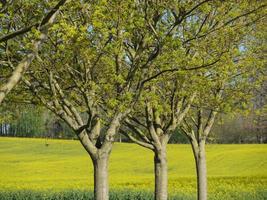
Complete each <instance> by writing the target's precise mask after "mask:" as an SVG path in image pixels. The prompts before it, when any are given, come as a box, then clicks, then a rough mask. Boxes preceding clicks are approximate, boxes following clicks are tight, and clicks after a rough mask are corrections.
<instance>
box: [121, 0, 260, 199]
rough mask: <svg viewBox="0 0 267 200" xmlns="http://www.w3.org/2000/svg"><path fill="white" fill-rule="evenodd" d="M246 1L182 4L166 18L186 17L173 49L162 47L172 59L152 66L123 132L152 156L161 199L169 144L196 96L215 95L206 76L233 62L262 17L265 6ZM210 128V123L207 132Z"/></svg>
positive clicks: (156, 191) (174, 41)
mask: <svg viewBox="0 0 267 200" xmlns="http://www.w3.org/2000/svg"><path fill="white" fill-rule="evenodd" d="M248 3H249V2H248V1H242V3H241V4H240V5H233V2H231V1H229V2H219V1H215V2H210V1H200V2H198V1H197V2H195V3H194V4H193V6H192V2H190V3H189V2H184V3H181V4H179V5H178V8H177V7H175V6H174V7H173V9H171V12H170V13H171V14H170V16H166V20H168V17H170V18H171V17H172V16H173V17H174V18H175V16H180V17H181V19H182V20H181V21H179V23H178V24H177V29H175V31H177V32H175V34H173V38H174V40H172V41H171V43H172V45H166V47H167V48H166V49H164V51H165V52H168V56H167V57H165V58H161V60H160V59H159V60H158V62H156V63H154V64H155V65H157V68H156V72H153V71H151V73H152V74H154V75H153V76H152V77H153V78H155V79H156V78H157V80H156V81H155V80H154V81H151V82H150V83H149V84H147V87H146V88H145V91H146V92H144V93H143V94H142V95H141V96H142V98H141V99H142V100H141V103H140V104H139V107H136V110H137V111H136V112H135V113H133V114H132V115H131V116H129V117H128V119H127V120H126V121H125V123H124V125H125V126H124V127H123V128H122V129H121V132H122V133H123V134H124V135H126V136H127V137H128V138H129V139H131V140H132V141H133V142H135V143H137V144H139V145H140V146H143V147H145V148H148V149H150V150H152V151H153V152H154V171H155V199H157V200H159V199H160V200H165V199H167V184H168V181H167V159H166V154H167V152H166V146H167V143H168V141H169V139H170V137H171V135H172V134H173V133H174V132H175V130H176V129H177V128H178V127H179V126H180V125H181V122H182V121H183V119H184V118H185V116H186V115H187V113H188V112H189V110H190V107H192V103H193V102H194V101H195V98H196V96H197V97H198V99H201V98H202V96H201V95H200V94H202V92H203V93H205V95H211V96H212V94H213V93H211V92H212V91H211V90H207V87H206V79H203V78H204V77H206V76H207V77H210V76H212V74H213V72H212V69H213V68H217V67H218V68H219V69H220V70H221V67H220V65H222V64H223V63H224V62H232V60H233V59H234V58H235V53H234V51H237V50H238V48H239V46H238V45H240V44H241V43H242V42H243V39H244V37H245V36H246V31H248V30H250V28H251V26H253V25H254V24H253V23H254V21H257V20H258V18H259V19H261V18H262V13H260V12H262V10H263V8H264V7H265V5H263V4H261V3H258V4H255V6H254V7H250V8H249V9H248V7H247V5H248ZM172 6H173V5H172ZM166 10H167V8H166ZM176 11H177V12H176ZM182 11H183V12H182ZM188 13H189V14H188ZM232 53H233V54H232ZM202 70H204V72H202ZM228 70H230V69H228ZM231 70H232V69H231ZM233 73H234V72H233ZM202 90H203V91H202ZM216 98H219V97H216ZM210 115H211V117H210V118H211V119H210V122H209V123H208V124H211V123H212V121H213V120H214V119H213V118H214V116H215V112H212V113H211V114H210ZM213 115H214V116H213ZM210 128H211V125H208V126H207V130H206V132H209V130H210ZM201 166H203V165H201ZM204 187H205V186H204ZM204 193H205V192H204Z"/></svg>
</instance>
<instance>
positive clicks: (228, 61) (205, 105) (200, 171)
mask: <svg viewBox="0 0 267 200" xmlns="http://www.w3.org/2000/svg"><path fill="white" fill-rule="evenodd" d="M262 20H263V19H262ZM262 20H259V21H257V23H255V24H254V25H253V26H252V27H251V29H248V30H247V32H246V34H245V37H242V38H241V40H240V41H235V45H233V46H232V47H229V52H228V53H227V54H225V55H224V57H223V58H222V62H220V63H217V67H214V68H213V69H207V70H206V69H202V70H201V71H200V73H202V77H203V79H202V81H200V83H201V82H202V84H200V85H199V90H198V93H197V97H196V98H195V100H196V101H195V102H194V107H193V109H192V110H191V112H190V113H189V115H188V116H187V117H185V118H184V120H183V123H182V126H181V129H182V131H183V132H184V133H185V135H186V136H187V137H188V138H189V140H190V143H191V146H192V150H193V154H194V158H195V163H196V172H197V187H198V199H199V200H206V199H207V166H206V152H205V146H206V141H207V138H208V136H209V134H210V132H211V128H212V126H213V124H214V122H215V120H216V116H217V115H218V113H248V112H250V111H251V105H252V103H251V102H252V99H253V95H254V94H255V89H257V88H259V87H260V85H261V84H262V81H263V80H264V76H265V75H264V73H263V72H264V71H265V66H266V62H265V60H264V59H259V57H258V55H262V53H263V52H262V51H258V50H259V48H255V42H258V40H259V38H257V34H256V32H258V31H260V32H261V31H263V30H264V29H262V23H263V21H262ZM261 39H262V38H261ZM261 39H260V40H261ZM244 41H245V44H243V43H242V42H244ZM241 44H242V45H241ZM240 45H241V46H240ZM263 45H264V44H263Z"/></svg>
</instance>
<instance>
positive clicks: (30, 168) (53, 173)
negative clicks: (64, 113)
mask: <svg viewBox="0 0 267 200" xmlns="http://www.w3.org/2000/svg"><path fill="white" fill-rule="evenodd" d="M45 143H46V140H45V139H24V138H20V139H19V138H0V194H2V197H3V196H4V195H7V194H8V193H16V192H18V191H24V192H26V191H31V192H32V193H34V194H36V195H37V194H39V193H42V192H43V193H46V194H48V193H62V192H63V193H64V192H66V191H85V190H92V186H93V174H92V173H93V168H92V164H91V160H90V158H89V156H88V155H87V154H86V152H85V151H84V150H83V148H82V146H81V145H80V143H79V142H78V141H76V140H48V143H49V146H46V145H45ZM207 160H208V175H209V176H208V179H209V184H208V187H209V196H210V197H211V199H222V200H223V199H225V200H228V199H240V200H243V199H249V200H250V199H255V200H256V199H257V200H260V199H262V200H264V199H267V145H208V146H207ZM168 162H169V193H170V195H171V196H174V195H181V199H186V198H187V197H188V199H194V197H195V193H196V186H195V169H194V160H193V155H192V152H191V149H190V146H189V145H169V146H168ZM109 173H110V178H109V180H110V188H111V191H115V192H116V191H117V192H118V191H119V192H123V191H131V192H133V193H134V192H135V193H138V191H143V192H146V193H148V194H151V192H152V191H153V184H154V182H153V154H152V152H150V151H149V150H147V149H144V148H142V147H139V146H137V145H135V144H119V143H116V144H114V148H113V152H112V154H111V158H110V167H109ZM3 194H4V195H3ZM68 195H69V194H68ZM37 196H38V195H37ZM182 196H183V197H182ZM5 197H6V198H7V196H5ZM38 198H39V197H38ZM38 198H37V199H38ZM0 199H1V195H0ZM7 199H8V198H7ZM52 199H53V198H52ZM115 199H116V198H115ZM123 199H126V198H123ZM129 199H130V198H129ZM140 199H142V198H140ZM174 199H178V198H176V197H175V198H174Z"/></svg>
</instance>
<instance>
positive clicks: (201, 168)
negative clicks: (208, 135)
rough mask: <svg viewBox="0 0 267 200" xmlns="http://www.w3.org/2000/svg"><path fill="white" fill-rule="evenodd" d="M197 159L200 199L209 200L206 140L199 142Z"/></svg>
mask: <svg viewBox="0 0 267 200" xmlns="http://www.w3.org/2000/svg"><path fill="white" fill-rule="evenodd" d="M197 156H198V157H197V161H196V165H197V166H196V169H197V189H198V200H207V192H208V191H207V164H206V149H205V141H204V140H201V141H200V142H199V149H198V155H197Z"/></svg>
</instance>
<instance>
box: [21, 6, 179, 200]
mask: <svg viewBox="0 0 267 200" xmlns="http://www.w3.org/2000/svg"><path fill="white" fill-rule="evenodd" d="M165 4H166V3H149V2H147V1H140V2H139V1H137V2H131V1H124V2H121V1H100V2H94V3H92V4H91V3H86V2H84V1H78V2H72V3H70V4H68V5H69V7H68V13H67V14H66V15H65V16H64V17H62V18H61V19H59V22H58V23H57V24H56V25H54V26H53V27H52V29H51V33H50V34H49V42H47V43H46V44H45V45H44V46H43V48H42V50H41V56H40V57H39V58H38V60H35V61H34V62H33V67H32V70H29V71H28V73H27V75H26V76H25V78H23V82H24V85H23V86H22V87H20V88H19V91H20V93H21V94H22V93H23V94H24V97H25V96H26V97H27V98H30V96H33V97H34V98H33V99H32V101H34V102H36V103H40V104H42V105H44V106H46V107H47V108H48V109H49V110H51V111H52V112H53V113H55V114H56V115H57V116H59V117H60V118H61V119H62V120H64V121H65V122H66V123H67V124H68V126H69V127H71V128H72V130H73V131H74V132H75V133H76V135H77V137H78V139H79V140H80V142H81V144H82V146H83V147H84V149H85V150H86V151H87V152H88V154H89V156H90V157H91V159H92V163H93V166H94V195H95V199H97V200H106V199H108V160H109V156H110V153H111V150H112V145H113V142H114V139H115V136H116V134H117V133H118V129H119V128H120V125H121V123H122V122H123V120H124V118H125V117H126V116H127V115H128V114H129V113H130V112H131V111H132V110H133V109H134V108H135V105H136V102H137V101H138V99H139V97H140V95H141V93H142V91H143V88H144V87H145V85H146V84H147V83H148V82H149V81H150V80H151V79H153V78H154V77H152V75H151V73H150V72H152V71H153V70H152V69H153V68H154V65H153V63H154V62H156V61H157V59H158V57H164V56H165V57H166V53H169V52H164V51H162V48H163V46H164V45H165V44H170V40H171V36H170V35H171V33H172V30H173V29H174V28H175V27H176V23H177V20H178V18H177V19H173V20H172V21H170V22H168V23H166V20H165V16H166V15H167V14H166V13H165V7H164V6H166V5H165ZM122 11H123V12H122ZM129 16H130V17H129ZM179 19H180V18H179ZM154 26H157V29H155V27H154ZM36 69H38V70H36Z"/></svg>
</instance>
